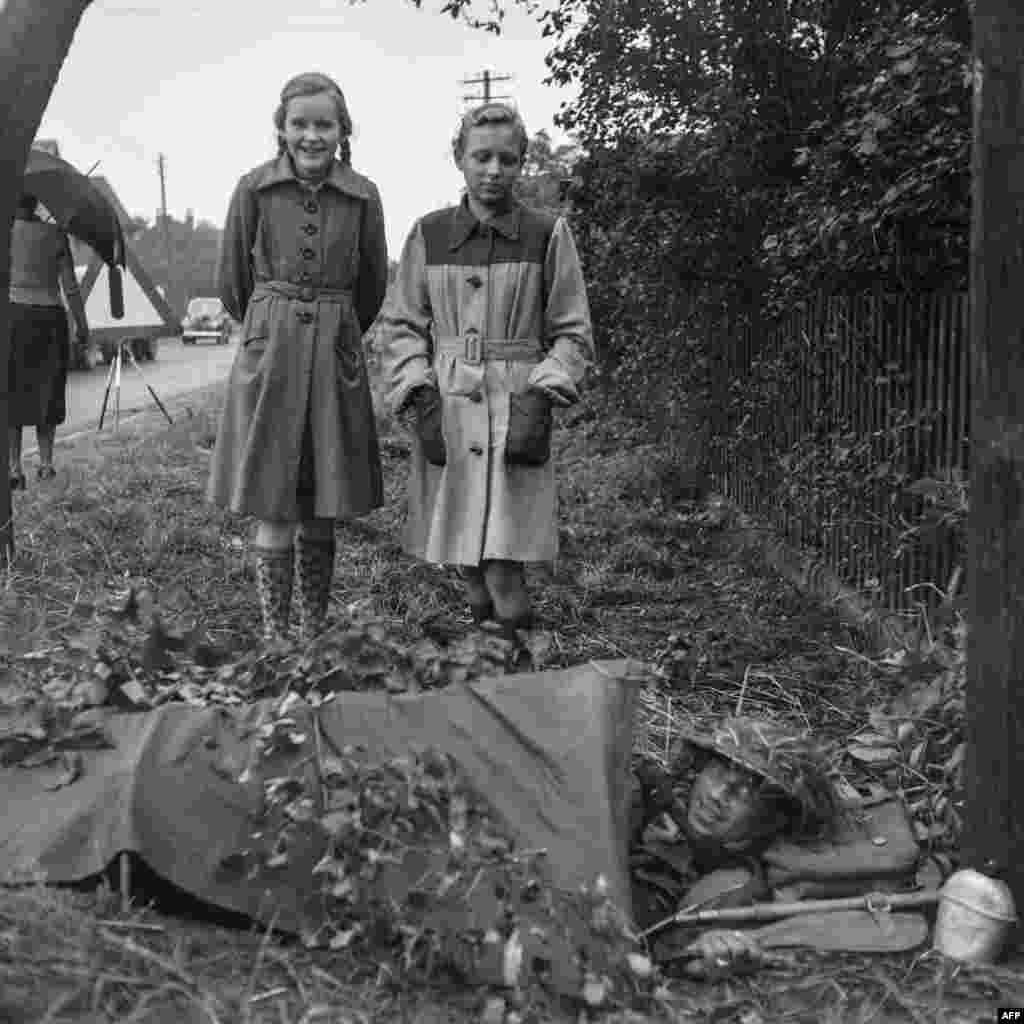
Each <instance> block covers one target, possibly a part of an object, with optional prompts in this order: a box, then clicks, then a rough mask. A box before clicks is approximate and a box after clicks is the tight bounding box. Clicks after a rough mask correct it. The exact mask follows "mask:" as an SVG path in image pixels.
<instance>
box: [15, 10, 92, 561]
mask: <svg viewBox="0 0 1024 1024" xmlns="http://www.w3.org/2000/svg"><path fill="white" fill-rule="evenodd" d="M90 2H91V0H46V2H45V3H41V2H40V0H0V137H2V138H3V146H2V148H0V253H2V254H3V257H2V258H0V442H2V444H3V447H2V448H0V453H2V454H0V457H2V458H3V459H4V460H6V458H7V411H8V394H7V392H8V379H7V375H8V352H9V346H10V329H9V325H10V319H9V309H8V295H7V293H8V289H9V287H10V281H11V265H10V257H9V255H8V254H9V253H10V251H11V224H12V223H13V221H14V212H15V207H16V205H17V201H18V196H19V195H20V194H21V176H22V174H23V173H24V170H25V161H26V160H27V159H28V153H29V149H30V147H31V145H32V140H33V139H34V138H35V135H36V132H37V131H38V130H39V122H40V121H41V120H42V119H43V111H45V110H46V104H47V103H48V102H49V100H50V94H51V93H52V92H53V87H54V85H56V84H57V75H58V73H59V72H60V67H61V64H63V63H64V58H65V57H66V56H67V52H68V48H69V47H70V46H71V39H72V37H73V36H74V34H75V29H76V28H77V27H78V23H79V21H81V19H82V15H83V14H84V13H85V9H86V8H87V7H88V6H89V4H90ZM10 485H11V482H10V474H9V473H6V472H5V473H3V474H2V475H0V561H2V562H5V561H6V560H7V558H10V557H11V556H12V555H13V554H14V522H13V518H12V514H11V486H10ZM4 556H6V557H4Z"/></svg>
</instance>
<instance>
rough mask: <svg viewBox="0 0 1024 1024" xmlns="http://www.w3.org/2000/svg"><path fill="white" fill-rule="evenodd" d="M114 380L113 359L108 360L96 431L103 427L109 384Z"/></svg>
mask: <svg viewBox="0 0 1024 1024" xmlns="http://www.w3.org/2000/svg"><path fill="white" fill-rule="evenodd" d="M113 380H114V361H113V360H111V361H110V369H109V370H108V371H107V390H106V391H104V392H103V405H102V406H101V407H100V422H99V425H98V426H97V427H96V430H97V431H100V430H102V429H103V418H104V417H105V416H106V415H107V402H108V401H109V400H110V385H111V384H112V383H113Z"/></svg>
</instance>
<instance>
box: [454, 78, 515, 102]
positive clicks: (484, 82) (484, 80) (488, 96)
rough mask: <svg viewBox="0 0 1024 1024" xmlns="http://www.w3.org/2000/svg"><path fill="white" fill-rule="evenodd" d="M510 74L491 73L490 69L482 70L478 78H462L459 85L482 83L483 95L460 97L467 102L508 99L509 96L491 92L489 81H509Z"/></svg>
mask: <svg viewBox="0 0 1024 1024" xmlns="http://www.w3.org/2000/svg"><path fill="white" fill-rule="evenodd" d="M511 81H512V76H511V75H493V74H491V72H490V71H482V72H481V73H480V77H479V78H463V79H462V80H461V81H460V82H459V85H482V86H483V87H484V94H483V96H476V95H472V96H463V97H462V98H463V99H464V100H465V101H466V102H467V103H490V102H491V100H510V99H511V98H512V97H511V96H494V95H492V94H491V83H492V82H511Z"/></svg>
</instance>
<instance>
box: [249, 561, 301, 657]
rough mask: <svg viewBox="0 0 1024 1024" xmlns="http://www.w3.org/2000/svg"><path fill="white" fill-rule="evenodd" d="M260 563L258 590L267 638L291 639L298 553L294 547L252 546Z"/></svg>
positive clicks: (257, 574) (257, 575)
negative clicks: (294, 581) (293, 589)
mask: <svg viewBox="0 0 1024 1024" xmlns="http://www.w3.org/2000/svg"><path fill="white" fill-rule="evenodd" d="M252 551H253V555H254V556H255V560H256V587H257V589H258V591H259V595H260V607H261V608H262V610H263V639H264V640H267V641H274V640H287V639H288V619H289V616H290V615H291V607H292V580H293V578H294V573H295V553H294V551H293V550H292V548H291V547H287V548H264V547H259V546H257V545H255V544H254V545H253V546H252Z"/></svg>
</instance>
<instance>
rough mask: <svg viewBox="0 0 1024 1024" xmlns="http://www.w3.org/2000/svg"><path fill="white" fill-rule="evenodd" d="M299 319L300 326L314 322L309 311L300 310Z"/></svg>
mask: <svg viewBox="0 0 1024 1024" xmlns="http://www.w3.org/2000/svg"><path fill="white" fill-rule="evenodd" d="M298 317H299V323H300V324H311V323H312V322H313V314H312V313H310V312H309V310H308V309H303V310H300V311H299V313H298Z"/></svg>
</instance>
